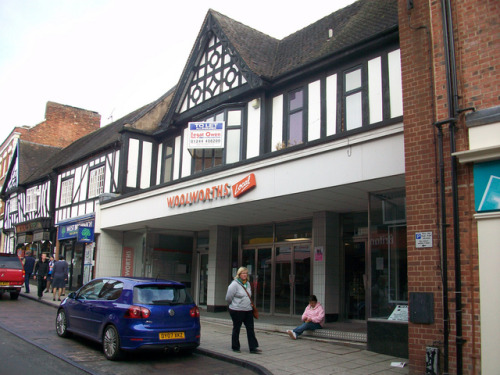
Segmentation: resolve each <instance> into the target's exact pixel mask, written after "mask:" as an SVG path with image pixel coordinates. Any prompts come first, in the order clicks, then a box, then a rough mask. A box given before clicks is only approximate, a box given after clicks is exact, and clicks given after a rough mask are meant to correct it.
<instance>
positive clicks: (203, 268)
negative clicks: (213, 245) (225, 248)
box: [198, 253, 208, 306]
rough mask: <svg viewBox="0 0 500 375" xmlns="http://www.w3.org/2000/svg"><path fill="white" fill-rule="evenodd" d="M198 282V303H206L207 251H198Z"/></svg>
mask: <svg viewBox="0 0 500 375" xmlns="http://www.w3.org/2000/svg"><path fill="white" fill-rule="evenodd" d="M199 256H200V260H199V264H200V273H199V277H200V280H199V281H200V284H199V288H198V305H200V306H206V305H207V285H208V253H200V254H199Z"/></svg>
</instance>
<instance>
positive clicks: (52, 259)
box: [45, 255, 55, 293]
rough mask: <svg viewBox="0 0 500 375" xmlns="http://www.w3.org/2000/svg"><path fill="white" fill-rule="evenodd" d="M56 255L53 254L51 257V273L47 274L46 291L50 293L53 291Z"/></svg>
mask: <svg viewBox="0 0 500 375" xmlns="http://www.w3.org/2000/svg"><path fill="white" fill-rule="evenodd" d="M54 263H55V261H54V256H53V255H51V256H50V257H49V273H48V275H47V289H45V293H48V292H50V291H51V288H50V284H51V283H52V270H53V269H54Z"/></svg>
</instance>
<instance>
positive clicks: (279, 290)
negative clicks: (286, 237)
mask: <svg viewBox="0 0 500 375" xmlns="http://www.w3.org/2000/svg"><path fill="white" fill-rule="evenodd" d="M275 253H276V257H275V275H276V278H275V283H276V287H275V312H276V313H277V314H287V315H298V314H301V313H302V311H303V310H304V308H305V306H307V303H308V297H309V294H310V285H311V280H310V273H311V245H310V244H309V243H307V244H298V245H282V246H277V247H276V248H275Z"/></svg>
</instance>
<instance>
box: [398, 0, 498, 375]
mask: <svg viewBox="0 0 500 375" xmlns="http://www.w3.org/2000/svg"><path fill="white" fill-rule="evenodd" d="M398 4H399V27H400V45H401V60H402V78H403V103H404V126H405V162H406V197H407V223H408V284H409V292H410V293H412V292H430V293H433V295H434V304H435V310H434V317H435V323H434V324H429V325H424V324H412V323H409V357H410V358H409V362H410V373H411V374H422V373H425V349H426V347H427V346H436V347H439V348H440V352H441V355H442V354H443V349H444V346H443V340H444V336H443V328H444V324H445V323H444V316H443V283H442V277H441V276H442V272H441V271H442V262H441V251H442V249H443V247H442V246H441V241H442V239H443V238H442V235H441V230H440V228H441V199H440V183H441V179H440V173H439V162H440V159H439V154H438V132H437V129H436V127H435V126H434V125H433V124H434V123H435V122H437V121H442V120H444V119H447V118H448V117H449V114H448V97H447V90H446V88H447V86H446V71H445V69H446V65H445V59H444V53H445V51H444V48H443V27H442V13H441V1H430V2H424V1H415V2H414V9H412V10H408V9H407V2H406V1H399V2H398ZM451 4H452V14H453V25H454V33H455V50H456V63H457V64H456V66H457V79H458V95H459V101H458V106H459V107H460V108H462V109H463V108H467V107H475V108H476V109H478V110H479V109H484V108H488V107H492V106H498V105H499V104H500V103H499V87H500V75H499V64H500V45H499V33H498V23H499V15H500V2H498V1H496V0H452V1H451ZM443 131H444V134H443V145H444V150H443V153H444V156H445V157H444V168H445V175H444V184H445V204H446V210H445V211H446V222H445V223H444V224H445V225H446V228H447V231H446V239H447V241H446V246H445V247H446V249H447V258H446V259H447V261H448V273H447V275H448V300H449V303H448V308H449V317H450V324H449V327H450V336H449V373H452V374H453V373H456V372H457V361H456V359H457V358H456V319H455V317H456V310H455V290H456V286H455V262H454V231H453V209H452V180H451V174H450V173H451V156H450V134H449V127H448V125H447V124H446V125H444V126H443ZM455 137H456V150H457V151H464V150H467V149H468V133H467V128H466V126H465V122H464V114H462V115H460V117H459V120H458V122H457V124H456V131H455ZM471 168H472V167H471V165H458V173H457V177H458V183H457V186H458V201H459V210H458V212H459V233H460V261H461V268H460V271H461V280H462V310H463V312H462V314H463V316H462V330H463V338H464V340H466V341H465V344H464V345H463V355H462V360H463V367H462V369H463V373H464V374H474V373H477V374H479V373H480V362H481V348H480V321H479V313H480V304H479V302H480V301H479V269H478V252H477V225H476V222H475V220H474V217H473V214H474V195H473V194H474V186H473V175H472V169H471ZM424 231H430V232H432V233H433V247H432V248H429V249H417V248H416V246H415V240H414V238H415V232H424ZM440 368H441V371H442V370H443V360H441V363H440Z"/></svg>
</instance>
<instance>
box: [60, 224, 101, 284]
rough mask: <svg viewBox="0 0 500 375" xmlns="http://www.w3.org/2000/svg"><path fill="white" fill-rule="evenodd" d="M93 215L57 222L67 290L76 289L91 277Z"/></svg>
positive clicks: (93, 245)
mask: <svg viewBox="0 0 500 375" xmlns="http://www.w3.org/2000/svg"><path fill="white" fill-rule="evenodd" d="M94 222H95V219H94V215H93V214H92V215H86V216H81V217H79V218H75V219H72V220H66V221H61V222H59V224H58V228H57V229H58V231H57V240H58V241H59V249H60V250H59V254H62V255H63V256H64V259H65V260H66V262H68V265H69V267H68V270H69V275H68V284H67V287H68V289H69V290H76V289H78V288H80V287H81V286H82V285H83V284H85V283H86V282H88V281H90V280H91V279H92V277H93V265H94V249H95V242H94Z"/></svg>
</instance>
